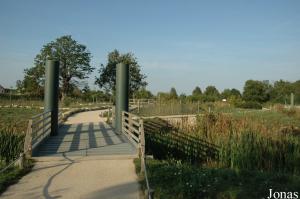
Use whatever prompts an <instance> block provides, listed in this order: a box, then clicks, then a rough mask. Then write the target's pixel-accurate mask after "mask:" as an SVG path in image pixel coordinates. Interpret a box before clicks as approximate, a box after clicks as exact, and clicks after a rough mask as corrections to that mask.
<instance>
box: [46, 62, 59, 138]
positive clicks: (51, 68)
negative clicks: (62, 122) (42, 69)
mask: <svg viewBox="0 0 300 199" xmlns="http://www.w3.org/2000/svg"><path fill="white" fill-rule="evenodd" d="M58 85H59V62H58V61H54V60H47V61H46V75H45V98H44V102H45V109H44V111H51V133H50V135H51V136H53V135H57V134H58Z"/></svg>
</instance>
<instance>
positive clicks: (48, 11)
mask: <svg viewBox="0 0 300 199" xmlns="http://www.w3.org/2000/svg"><path fill="white" fill-rule="evenodd" d="M299 10H300V1H297V0H294V1H290V0H286V1H276V0H269V1H267V0H265V1H261V0H257V1H240V0H236V1H229V0H228V1H174V0H173V1H154V0H153V1H146V0H145V1H142V0H136V1H131V0H128V1H121V0H119V1H114V0H107V1H100V0H99V1H92V0H89V1H83V0H82V1H76V0H72V1H71V0H64V1H58V0H53V1H44V0H39V1H38V0H36V1H31V0H26V1H21V0H20V1H14V0H1V1H0V68H1V71H0V84H1V85H4V86H6V87H10V86H14V85H15V82H16V80H18V79H22V77H23V69H24V68H27V67H30V66H33V59H34V57H35V56H36V54H37V53H39V51H40V49H41V47H42V46H43V45H44V44H46V43H48V42H50V41H52V40H54V39H55V38H57V37H59V36H62V35H72V36H73V38H74V39H75V40H77V41H78V42H79V43H82V44H85V45H86V46H87V47H88V49H89V51H90V52H91V53H92V55H93V58H92V63H91V64H92V65H93V66H95V67H99V65H100V63H106V56H107V54H108V52H110V51H112V50H114V49H118V50H120V51H121V52H122V53H125V52H132V53H134V54H135V56H136V57H137V58H138V61H139V63H140V65H141V66H142V71H143V73H145V74H146V75H147V81H148V82H149V86H148V89H150V90H151V91H152V92H154V93H156V92H157V91H169V90H170V88H171V87H175V88H176V89H177V92H178V93H186V94H190V93H191V91H192V90H193V89H194V88H195V86H200V87H201V88H202V90H203V89H205V87H206V86H208V85H215V86H216V87H217V88H218V89H219V90H223V89H224V88H238V89H240V90H242V88H243V85H244V82H245V81H246V80H247V79H257V80H270V81H275V80H279V79H284V80H289V81H295V80H298V79H300V11H299ZM96 75H97V71H95V72H94V73H93V74H91V75H90V78H89V79H88V80H87V81H88V82H89V83H90V85H92V84H93V82H94V76H96ZM91 87H92V88H93V87H94V86H91Z"/></svg>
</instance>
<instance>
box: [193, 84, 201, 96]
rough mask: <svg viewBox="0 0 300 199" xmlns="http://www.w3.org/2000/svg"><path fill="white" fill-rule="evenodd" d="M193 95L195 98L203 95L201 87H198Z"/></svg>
mask: <svg viewBox="0 0 300 199" xmlns="http://www.w3.org/2000/svg"><path fill="white" fill-rule="evenodd" d="M192 95H193V96H200V95H202V91H201V88H200V87H199V86H196V88H195V89H194V90H193V93H192Z"/></svg>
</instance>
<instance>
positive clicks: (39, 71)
mask: <svg viewBox="0 0 300 199" xmlns="http://www.w3.org/2000/svg"><path fill="white" fill-rule="evenodd" d="M24 73H25V75H24V79H23V81H21V82H20V81H19V82H18V88H20V89H21V91H22V92H23V93H27V94H33V95H37V96H43V94H44V76H45V75H44V73H45V69H43V68H42V67H32V68H28V69H25V70H24Z"/></svg>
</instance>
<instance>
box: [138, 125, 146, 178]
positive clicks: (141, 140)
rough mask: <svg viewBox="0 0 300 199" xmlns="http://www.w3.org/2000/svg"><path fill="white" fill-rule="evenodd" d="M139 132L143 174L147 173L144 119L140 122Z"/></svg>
mask: <svg viewBox="0 0 300 199" xmlns="http://www.w3.org/2000/svg"><path fill="white" fill-rule="evenodd" d="M139 132H140V135H139V137H140V139H139V140H140V143H139V150H140V158H141V172H144V171H145V168H144V166H145V132H144V121H143V119H140V120H139Z"/></svg>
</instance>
